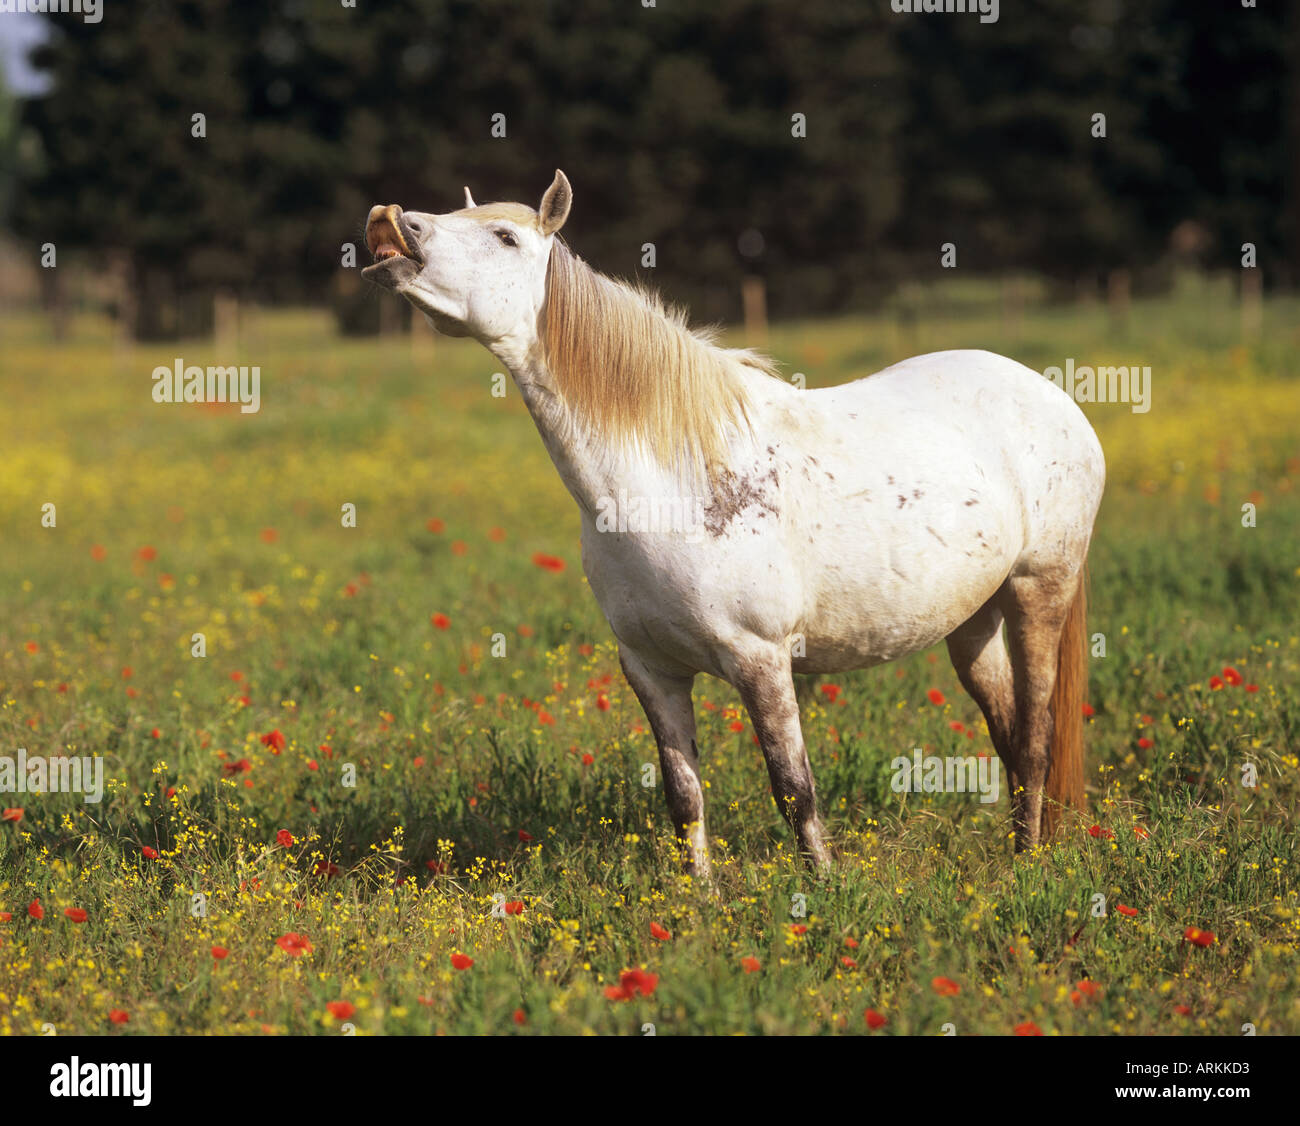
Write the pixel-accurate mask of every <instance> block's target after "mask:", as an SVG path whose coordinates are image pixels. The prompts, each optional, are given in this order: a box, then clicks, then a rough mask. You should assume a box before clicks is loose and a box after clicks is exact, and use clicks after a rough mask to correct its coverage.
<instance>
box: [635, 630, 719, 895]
mask: <svg viewBox="0 0 1300 1126" xmlns="http://www.w3.org/2000/svg"><path fill="white" fill-rule="evenodd" d="M618 659H619V664H621V665H622V666H623V675H624V676H625V677H627V682H628V683H629V684H630V685H631V686H632V691H633V692H635V693H636V698H637V699H638V700H640V701H641V707H642V709H644V711H645V714H646V719H648V720H649V721H650V727H651V729H652V730H653V731H654V733H655V742H656V743H658V745H659V764H660V767H661V769H662V771H663V776H664V794H665V796H666V797H667V798H668V812H669V814H670V815H671V817H672V819H673V824H674V825H675V826H676V828H677V839H678V840H679V841H681V842H682V845H683V848H684V850H685V852H686V870H687V872H689V873H690V874H691V875H693V876H697V877H698V878H700V879H702V880H704V881H705V882H708V881H710V880H711V879H712V876H711V872H710V867H709V838H708V836H707V835H706V834H705V832H704V787H703V786H702V785H701V784H700V754H699V748H698V747H696V745H695V705H694V703H693V702H692V700H691V685H692V684H694V683H695V678H694V677H693V676H686V677H677V676H668V675H666V674H664V673H662V672H660V671H658V670H657V669H653V668H651V667H650V666H649V665H647V664H646V663H645V662H644V661H643V660H641V658H640V657H638V656H637V655H636V654H635V653H633V652H632V651H631V650H630V649H628V648H626V647H625V646H619V651H618Z"/></svg>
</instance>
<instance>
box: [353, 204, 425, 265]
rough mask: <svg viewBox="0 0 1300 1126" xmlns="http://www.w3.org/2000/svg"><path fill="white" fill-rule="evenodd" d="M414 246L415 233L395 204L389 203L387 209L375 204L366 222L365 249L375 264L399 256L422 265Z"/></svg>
mask: <svg viewBox="0 0 1300 1126" xmlns="http://www.w3.org/2000/svg"><path fill="white" fill-rule="evenodd" d="M415 246H416V239H415V233H414V232H413V231H412V230H411V228H410V225H409V224H408V223H407V221H406V218H405V216H404V215H403V214H402V209H401V208H400V207H398V206H397V204H395V203H390V204H389V205H388V206H387V207H385V206H384V205H383V204H375V206H374V207H372V208H371V209H370V217H369V218H368V219H367V220H366V248H367V249H368V250H369V251H370V253H371V255H372V256H373V257H374V259H375V261H376V262H385V261H387V260H388V259H390V258H395V257H398V256H400V257H403V258H409V259H411V261H412V262H415V263H416V264H417V265H423V263H424V259H423V258H422V257H421V255H420V252H419V251H418V250H417V249H415Z"/></svg>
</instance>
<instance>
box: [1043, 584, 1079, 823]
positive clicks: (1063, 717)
mask: <svg viewBox="0 0 1300 1126" xmlns="http://www.w3.org/2000/svg"><path fill="white" fill-rule="evenodd" d="M1087 613H1088V567H1087V564H1086V563H1085V564H1084V567H1083V570H1082V571H1081V572H1080V574H1079V589H1078V591H1077V592H1076V593H1075V596H1074V600H1073V601H1072V602H1071V603H1070V610H1069V613H1068V614H1067V615H1066V619H1065V628H1064V629H1062V630H1061V644H1060V648H1059V649H1058V650H1057V654H1056V687H1055V688H1054V689H1053V690H1052V758H1051V762H1050V765H1049V766H1048V770H1047V794H1046V800H1045V801H1044V802H1043V824H1042V829H1043V834H1042V836H1043V839H1044V840H1049V839H1050V838H1051V837H1052V836H1054V835H1055V833H1056V828H1057V826H1058V825H1059V824H1060V823H1061V820H1062V818H1063V817H1064V815H1065V807H1066V806H1072V807H1073V808H1075V809H1077V810H1079V811H1080V812H1083V810H1084V809H1085V808H1086V806H1087V798H1086V796H1085V795H1084V792H1083V704H1084V697H1085V696H1087V694H1088V651H1087Z"/></svg>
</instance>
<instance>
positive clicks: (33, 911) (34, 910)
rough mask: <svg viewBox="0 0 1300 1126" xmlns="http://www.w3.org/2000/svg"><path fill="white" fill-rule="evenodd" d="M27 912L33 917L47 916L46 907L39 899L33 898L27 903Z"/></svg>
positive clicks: (41, 917)
mask: <svg viewBox="0 0 1300 1126" xmlns="http://www.w3.org/2000/svg"><path fill="white" fill-rule="evenodd" d="M27 914H29V915H30V916H31V917H32V918H33V919H43V918H45V908H44V907H42V906H41V901H40V900H39V899H33V900H32V901H31V902H30V903H29V904H28V905H27Z"/></svg>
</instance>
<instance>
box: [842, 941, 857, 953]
mask: <svg viewBox="0 0 1300 1126" xmlns="http://www.w3.org/2000/svg"><path fill="white" fill-rule="evenodd" d="M844 945H845V946H847V947H848V948H849V949H850V950H856V949H857V948H858V940H857V939H856V938H846V939H845V940H844Z"/></svg>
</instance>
